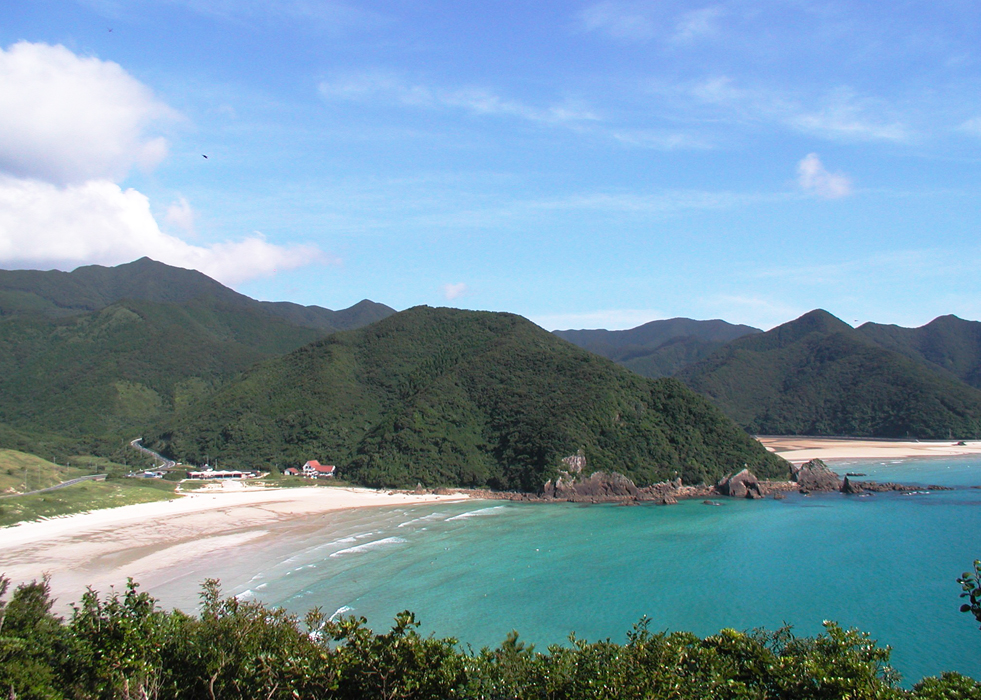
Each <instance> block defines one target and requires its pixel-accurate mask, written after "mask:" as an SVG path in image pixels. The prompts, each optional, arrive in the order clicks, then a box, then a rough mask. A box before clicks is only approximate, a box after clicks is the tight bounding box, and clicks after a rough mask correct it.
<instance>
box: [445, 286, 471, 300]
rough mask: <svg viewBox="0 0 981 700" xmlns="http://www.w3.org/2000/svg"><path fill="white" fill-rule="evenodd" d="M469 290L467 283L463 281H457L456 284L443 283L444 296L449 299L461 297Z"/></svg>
mask: <svg viewBox="0 0 981 700" xmlns="http://www.w3.org/2000/svg"><path fill="white" fill-rule="evenodd" d="M467 291H469V290H468V289H467V285H466V284H464V283H463V282H457V283H456V284H444V285H443V298H444V299H446V300H447V301H453V300H454V299H459V298H460V297H462V296H463V295H464V294H466V293H467Z"/></svg>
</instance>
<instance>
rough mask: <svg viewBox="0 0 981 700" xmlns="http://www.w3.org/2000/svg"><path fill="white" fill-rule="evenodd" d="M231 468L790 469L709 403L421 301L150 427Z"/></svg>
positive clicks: (504, 475) (516, 322) (491, 319)
mask: <svg viewBox="0 0 981 700" xmlns="http://www.w3.org/2000/svg"><path fill="white" fill-rule="evenodd" d="M157 440H158V443H159V444H161V445H163V446H164V447H165V448H166V449H167V450H168V451H169V452H170V454H171V455H172V456H176V457H178V458H181V459H184V460H187V461H192V462H193V461H200V460H202V459H203V458H204V457H205V455H216V454H220V455H222V459H223V460H225V462H226V463H228V464H232V463H235V464H238V465H240V466H250V465H265V464H270V463H273V464H275V463H279V464H281V465H287V464H298V463H303V462H304V461H306V460H308V459H319V460H320V461H323V462H330V463H334V464H336V465H337V466H338V468H339V469H340V472H341V474H343V475H344V476H345V477H347V478H350V479H354V480H356V481H360V482H362V483H367V484H372V485H390V486H414V485H415V484H416V483H422V484H425V485H439V484H458V485H466V486H485V485H486V486H491V487H495V488H507V489H522V490H534V489H538V488H540V487H541V486H542V484H543V483H544V482H545V481H546V480H547V479H548V478H550V477H552V476H553V474H554V470H555V468H556V467H559V466H560V464H561V459H562V458H563V457H566V456H570V455H573V454H575V453H576V452H577V450H579V449H582V450H583V451H584V454H585V455H586V457H587V463H588V471H593V470H607V471H616V472H620V473H622V474H625V475H627V476H629V477H631V478H632V479H634V480H635V481H636V482H638V483H639V484H641V485H643V484H647V483H652V482H656V481H660V480H663V479H669V478H674V477H675V476H681V477H682V478H683V479H684V480H685V481H686V482H688V483H693V482H694V483H700V482H704V481H712V480H714V479H717V478H719V477H720V476H722V475H723V474H724V473H726V472H729V471H732V470H733V469H736V468H742V466H743V465H744V464H748V465H749V466H750V468H751V469H753V471H754V472H756V473H757V474H760V475H764V476H766V475H772V476H777V475H781V476H782V475H785V473H786V464H785V463H784V462H783V461H782V460H780V459H778V458H776V457H774V456H772V455H770V454H768V453H766V451H765V450H763V449H762V447H761V446H760V445H759V444H758V443H756V442H755V441H754V440H752V439H750V438H749V437H748V436H747V435H746V434H745V433H744V432H743V431H741V430H739V429H738V428H737V427H736V426H735V425H733V423H732V422H731V421H729V420H728V419H727V418H725V416H723V415H722V413H721V412H719V411H718V410H717V409H715V408H714V407H712V406H711V405H710V404H709V403H708V402H707V401H705V400H704V399H702V398H701V397H699V396H697V395H695V394H694V393H693V392H691V391H690V390H688V389H686V388H685V387H684V386H683V385H682V384H681V383H680V382H677V381H675V380H671V379H662V380H656V381H654V380H649V379H644V378H642V377H639V376H637V375H636V374H633V373H631V372H628V371H626V370H624V369H623V368H621V367H619V366H617V365H615V364H614V363H612V362H610V361H608V360H606V359H605V358H602V357H599V356H597V355H594V354H592V353H589V352H586V351H584V350H581V349H580V348H577V347H575V346H574V345H572V344H570V343H567V342H565V341H563V340H561V339H559V338H557V337H555V336H554V335H552V334H550V333H548V332H546V331H543V330H542V329H540V328H539V327H537V326H535V325H534V324H532V323H531V322H529V321H527V320H525V319H523V318H521V317H519V316H514V315H511V314H502V313H489V312H470V311H458V310H453V309H433V308H428V307H417V308H414V309H410V310H408V311H404V312H402V313H400V314H397V315H395V316H391V317H389V318H387V319H384V320H383V321H380V322H378V323H375V324H373V325H371V326H368V327H365V328H363V329H360V330H357V331H351V332H345V333H336V334H334V335H331V336H329V337H328V338H325V339H324V340H321V341H318V342H316V343H313V344H311V345H307V346H305V347H303V348H300V349H299V350H296V351H294V352H293V353H291V354H289V355H287V356H285V357H281V358H276V359H273V360H270V361H267V362H264V363H261V364H259V365H257V366H255V367H253V368H252V369H250V370H249V371H248V372H246V373H245V374H244V375H243V376H242V377H241V378H240V379H239V380H237V381H235V382H232V383H230V384H229V385H228V386H226V387H225V388H223V389H222V390H220V391H219V392H218V393H216V394H215V395H214V396H213V397H211V398H210V399H209V400H207V401H205V402H203V403H201V404H198V405H196V406H191V407H190V408H189V410H187V411H182V412H179V413H178V415H177V418H176V421H175V424H174V427H173V430H171V431H169V432H167V433H165V434H162V435H159V436H157Z"/></svg>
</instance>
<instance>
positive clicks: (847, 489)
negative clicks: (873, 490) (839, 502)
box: [841, 476, 865, 496]
mask: <svg viewBox="0 0 981 700" xmlns="http://www.w3.org/2000/svg"><path fill="white" fill-rule="evenodd" d="M841 492H842V493H848V494H852V495H856V496H857V495H860V494H863V493H865V489H863V488H862V485H861V484H860V483H858V482H855V481H849V480H848V477H847V476H846V477H845V481H844V482H843V483H842V484H841Z"/></svg>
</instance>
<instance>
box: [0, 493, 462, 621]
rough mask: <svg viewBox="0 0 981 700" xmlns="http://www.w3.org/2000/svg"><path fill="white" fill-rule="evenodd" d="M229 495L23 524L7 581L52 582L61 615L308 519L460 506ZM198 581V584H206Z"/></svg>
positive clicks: (382, 496) (364, 496)
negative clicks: (96, 594) (85, 599)
mask: <svg viewBox="0 0 981 700" xmlns="http://www.w3.org/2000/svg"><path fill="white" fill-rule="evenodd" d="M221 486H222V487H224V488H215V489H214V490H211V489H208V490H202V491H198V492H194V493H190V494H187V495H183V496H179V497H176V498H174V499H172V500H169V501H158V502H155V503H145V504H139V505H131V506H122V507H120V508H110V509H105V510H97V511H92V512H89V513H80V514H77V515H70V516H64V517H60V518H52V519H50V520H43V521H38V522H29V523H22V524H19V525H14V526H11V527H6V528H2V529H0V573H3V574H5V575H6V576H7V577H9V578H10V579H11V582H12V583H13V584H17V583H19V582H23V581H30V580H33V579H39V578H41V576H43V575H45V574H49V575H50V577H51V589H52V594H53V596H54V597H55V598H57V601H58V602H57V604H56V610H57V611H58V612H60V613H61V614H65V613H67V612H69V611H70V607H69V605H70V603H71V602H73V601H77V600H78V598H79V597H80V595H81V594H82V592H83V591H84V590H85V587H86V586H92V587H93V588H94V589H95V590H97V591H101V592H104V591H107V590H108V589H109V587H110V586H114V587H115V588H116V589H117V590H119V589H120V588H121V587H123V586H124V585H125V583H126V578H127V577H132V578H134V579H135V580H136V581H138V582H139V583H141V585H142V587H143V589H144V590H150V591H151V592H153V589H154V586H155V585H156V584H160V583H163V582H166V581H168V580H173V579H174V578H176V577H179V576H180V575H182V574H183V573H185V572H189V571H196V570H199V569H202V568H207V564H208V562H209V560H212V559H214V558H215V557H217V556H225V557H226V558H227V557H228V556H229V555H235V556H237V557H238V558H239V559H242V560H247V558H246V555H245V553H246V552H247V551H248V549H247V548H242V547H241V545H243V544H246V543H250V545H251V544H255V543H258V542H261V541H262V540H263V539H269V538H273V537H276V536H277V533H278V532H281V531H282V528H283V527H284V526H285V525H288V524H289V523H291V522H293V521H296V520H300V519H302V518H305V517H307V516H318V515H320V516H323V517H322V518H321V526H325V525H329V522H330V519H331V515H332V514H333V515H334V516H337V517H340V516H341V514H342V513H343V512H345V511H350V510H351V509H364V508H373V507H378V506H401V505H413V504H420V503H434V502H445V501H461V500H465V499H467V498H468V496H467V495H466V494H464V493H458V494H450V495H436V494H413V493H401V492H386V491H375V490H372V489H363V488H342V487H308V488H290V489H272V488H261V487H259V488H244V487H242V486H241V484H238V483H234V482H226V483H224V484H222V485H221ZM198 583H199V581H198Z"/></svg>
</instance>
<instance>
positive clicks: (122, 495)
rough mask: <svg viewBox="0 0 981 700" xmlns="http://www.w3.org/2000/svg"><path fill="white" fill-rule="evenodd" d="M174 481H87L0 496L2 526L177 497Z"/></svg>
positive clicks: (0, 524) (0, 520)
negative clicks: (45, 489)
mask: <svg viewBox="0 0 981 700" xmlns="http://www.w3.org/2000/svg"><path fill="white" fill-rule="evenodd" d="M174 487H175V484H174V483H173V482H167V481H160V480H157V479H110V480H108V481H86V482H82V483H80V484H73V485H72V486H66V487H65V488H63V489H58V490H57V491H47V492H45V493H36V494H31V495H28V496H14V497H13V498H4V499H0V527H5V526H7V525H13V524H14V523H19V522H24V521H29V520H38V519H40V518H52V517H55V516H58V515H71V514H72V513H82V512H85V511H89V510H99V509H102V508H115V507H117V506H128V505H132V504H134V503H151V502H153V501H164V500H169V499H172V498H175V497H176V494H175V493H174Z"/></svg>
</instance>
